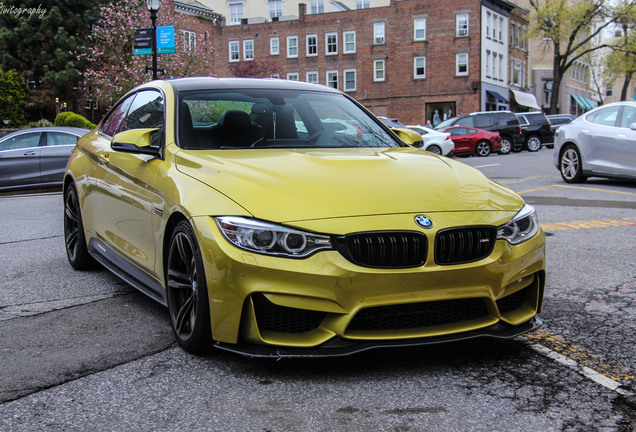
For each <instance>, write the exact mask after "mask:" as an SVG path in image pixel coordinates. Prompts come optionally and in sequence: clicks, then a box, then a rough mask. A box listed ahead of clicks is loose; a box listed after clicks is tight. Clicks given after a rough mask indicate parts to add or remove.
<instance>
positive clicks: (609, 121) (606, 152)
mask: <svg viewBox="0 0 636 432" xmlns="http://www.w3.org/2000/svg"><path fill="white" fill-rule="evenodd" d="M554 164H555V165H556V167H557V169H558V170H559V171H560V172H561V177H563V180H565V181H566V182H568V183H581V182H584V181H585V180H587V178H588V177H608V178H625V179H634V180H636V101H627V102H615V103H611V104H607V105H603V106H600V107H598V108H596V109H593V110H591V111H590V112H588V113H586V114H583V115H582V116H580V117H578V118H577V119H576V120H574V121H573V122H572V123H569V124H566V125H562V126H561V127H559V128H558V129H557V131H556V134H555V140H554Z"/></svg>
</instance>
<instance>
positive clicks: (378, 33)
mask: <svg viewBox="0 0 636 432" xmlns="http://www.w3.org/2000/svg"><path fill="white" fill-rule="evenodd" d="M384 44H386V22H385V21H376V22H374V23H373V45H384Z"/></svg>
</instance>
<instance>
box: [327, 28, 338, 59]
mask: <svg viewBox="0 0 636 432" xmlns="http://www.w3.org/2000/svg"><path fill="white" fill-rule="evenodd" d="M330 37H331V38H335V43H334V42H333V41H332V42H331V43H330V42H329V38H330ZM332 48H335V51H332V50H331V49H332ZM325 55H338V33H336V32H329V33H325Z"/></svg>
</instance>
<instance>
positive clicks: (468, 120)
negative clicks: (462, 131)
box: [455, 117, 474, 127]
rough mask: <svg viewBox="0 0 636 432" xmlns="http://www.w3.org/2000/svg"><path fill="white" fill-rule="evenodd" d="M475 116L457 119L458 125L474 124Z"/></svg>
mask: <svg viewBox="0 0 636 432" xmlns="http://www.w3.org/2000/svg"><path fill="white" fill-rule="evenodd" d="M473 120H474V119H473V117H464V118H460V119H459V120H457V122H456V123H455V125H456V126H471V127H472V126H473Z"/></svg>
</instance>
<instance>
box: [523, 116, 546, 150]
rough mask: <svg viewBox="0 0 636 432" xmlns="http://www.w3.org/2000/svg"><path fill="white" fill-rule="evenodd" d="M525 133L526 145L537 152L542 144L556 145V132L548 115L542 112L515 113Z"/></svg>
mask: <svg viewBox="0 0 636 432" xmlns="http://www.w3.org/2000/svg"><path fill="white" fill-rule="evenodd" d="M515 115H516V116H517V118H518V119H519V124H520V125H521V130H522V131H523V135H524V147H525V148H526V149H528V151H531V152H535V151H537V150H539V149H541V146H544V145H545V146H547V147H550V148H552V147H554V133H553V131H552V126H551V124H550V121H549V120H548V118H547V117H546V115H545V114H544V113H542V112H527V113H518V114H515Z"/></svg>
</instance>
